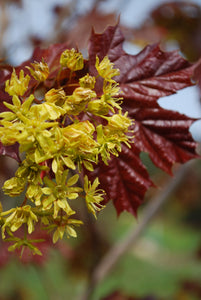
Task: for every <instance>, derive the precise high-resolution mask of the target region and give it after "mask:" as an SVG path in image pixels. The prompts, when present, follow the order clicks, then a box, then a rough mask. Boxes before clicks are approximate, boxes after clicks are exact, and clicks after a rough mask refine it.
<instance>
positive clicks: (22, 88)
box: [5, 69, 30, 96]
mask: <svg viewBox="0 0 201 300" xmlns="http://www.w3.org/2000/svg"><path fill="white" fill-rule="evenodd" d="M29 80H30V77H29V75H26V76H25V77H24V71H23V70H21V71H20V74H19V79H18V77H17V74H16V72H15V69H14V70H13V72H12V75H11V78H10V80H7V81H6V87H5V91H6V92H7V93H8V94H9V95H10V96H14V95H18V96H23V95H24V93H25V92H26V90H27V89H28V85H29Z"/></svg>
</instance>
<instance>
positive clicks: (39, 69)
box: [0, 49, 132, 254]
mask: <svg viewBox="0 0 201 300" xmlns="http://www.w3.org/2000/svg"><path fill="white" fill-rule="evenodd" d="M31 66H32V67H27V69H28V70H29V72H30V76H32V77H33V78H34V79H35V80H36V81H38V84H41V82H43V81H45V80H46V79H47V78H48V76H49V68H48V65H47V64H46V63H45V62H44V60H42V62H39V63H38V62H35V63H33V64H31ZM60 66H61V69H60V71H58V77H59V74H60V73H61V71H62V70H66V69H69V70H70V74H71V75H72V73H73V72H76V71H78V70H81V69H83V68H84V59H83V57H82V54H81V53H79V52H77V51H76V50H75V49H72V50H66V51H64V52H63V53H62V55H61V58H60ZM96 69H97V72H98V77H102V78H103V88H102V90H103V92H102V94H101V95H97V94H96V91H95V84H96V81H97V77H94V76H90V75H89V74H86V75H85V76H83V77H81V78H80V79H79V82H78V84H77V85H76V86H75V87H74V90H73V92H72V94H71V95H69V94H66V88H67V87H68V86H71V78H70V79H69V81H68V83H67V85H66V86H60V87H59V88H58V87H57V88H52V89H49V90H48V91H47V92H46V93H45V95H44V98H43V99H42V100H41V102H40V103H38V100H37V101H36V99H35V96H34V94H32V93H31V94H29V82H30V79H31V77H30V76H29V75H26V76H25V75H24V72H23V70H21V71H20V73H19V76H17V74H16V72H15V70H13V73H12V75H11V78H10V80H7V81H6V84H5V90H6V92H7V93H8V94H9V95H10V96H12V104H10V103H7V102H4V105H5V106H6V107H7V108H8V109H9V111H5V112H2V113H1V114H0V119H1V121H0V125H1V126H0V141H1V142H2V144H4V145H13V144H15V143H18V144H19V150H20V152H21V153H24V154H23V158H24V159H23V161H22V162H21V163H20V164H19V167H18V169H17V171H16V173H15V176H14V177H12V178H11V179H9V180H7V181H6V182H5V183H4V186H3V191H4V193H5V194H6V195H9V196H10V197H15V196H18V195H21V194H22V193H24V194H25V198H24V199H22V201H21V203H19V206H18V207H16V208H12V209H10V210H8V211H5V212H3V210H1V211H0V223H1V225H2V237H3V239H6V237H7V236H8V240H9V241H13V242H14V244H13V245H12V246H11V247H10V250H15V249H16V248H20V247H24V246H28V247H29V248H30V249H32V250H33V253H36V254H40V251H39V250H38V249H37V248H36V247H35V246H34V245H33V243H32V242H31V241H32V240H30V239H28V235H29V234H31V233H32V232H33V231H34V229H35V225H36V223H38V224H41V226H42V228H44V229H47V230H49V231H53V242H54V243H55V242H56V241H57V240H58V239H59V238H60V239H62V238H63V236H64V233H66V235H67V236H72V237H76V231H75V229H74V227H75V226H78V225H80V224H82V221H81V220H79V219H78V218H75V219H73V218H72V216H73V215H75V214H76V211H75V210H73V209H72V207H71V202H72V201H74V200H78V201H79V200H80V201H83V200H82V199H84V200H85V202H86V206H87V208H88V211H89V212H91V213H92V214H93V215H94V216H95V217H96V212H97V211H100V210H101V209H102V208H103V207H104V206H103V205H102V204H101V202H102V201H103V198H104V193H105V192H104V191H103V190H102V189H98V185H99V180H98V178H97V179H96V180H95V181H94V182H93V183H91V182H90V181H89V179H88V177H87V176H85V177H84V179H82V169H83V167H85V168H86V169H87V170H88V171H93V169H94V164H98V162H99V160H100V158H102V160H103V161H104V163H105V164H108V160H109V159H110V155H111V154H113V155H116V156H118V153H119V152H120V151H121V143H122V142H123V143H125V144H126V145H128V146H129V139H130V137H129V135H127V133H128V132H129V127H130V126H131V125H132V121H131V120H130V119H129V118H128V117H127V113H125V114H122V111H121V106H120V104H121V103H120V101H121V99H119V98H118V94H119V88H118V85H117V83H116V82H115V80H114V79H113V77H114V76H116V75H119V71H118V70H117V69H114V68H113V64H112V63H111V62H110V61H109V59H108V57H105V58H104V59H103V60H102V61H101V62H100V61H99V59H98V57H97V60H96ZM71 75H70V77H71ZM72 86H73V84H72ZM83 116H84V117H83ZM82 182H83V183H82ZM22 226H23V227H24V231H25V233H26V234H25V235H24V238H18V237H16V236H14V233H15V232H16V231H17V230H18V229H19V228H20V227H22Z"/></svg>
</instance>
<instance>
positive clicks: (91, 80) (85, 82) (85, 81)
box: [79, 74, 96, 90]
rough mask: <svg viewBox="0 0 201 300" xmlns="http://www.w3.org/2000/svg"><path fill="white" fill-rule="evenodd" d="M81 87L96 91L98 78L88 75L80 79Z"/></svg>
mask: <svg viewBox="0 0 201 300" xmlns="http://www.w3.org/2000/svg"><path fill="white" fill-rule="evenodd" d="M79 83H80V86H81V87H83V88H88V89H92V90H93V89H94V86H95V83H96V78H95V77H94V76H90V75H89V74H87V75H86V76H84V77H82V78H80V79H79Z"/></svg>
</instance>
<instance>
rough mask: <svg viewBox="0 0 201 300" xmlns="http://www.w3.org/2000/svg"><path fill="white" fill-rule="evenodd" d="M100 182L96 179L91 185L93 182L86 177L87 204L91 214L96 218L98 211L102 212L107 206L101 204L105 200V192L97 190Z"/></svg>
mask: <svg viewBox="0 0 201 300" xmlns="http://www.w3.org/2000/svg"><path fill="white" fill-rule="evenodd" d="M99 184H100V183H99V180H98V178H96V179H95V180H94V182H93V184H91V182H90V181H89V180H88V177H87V176H86V175H85V177H84V191H85V194H86V196H85V198H86V204H87V208H88V211H89V212H91V213H92V214H93V215H94V217H95V218H96V211H100V210H101V209H103V208H104V207H105V206H104V205H102V204H101V202H102V201H103V200H104V194H105V191H104V190H102V189H97V187H98V185H99Z"/></svg>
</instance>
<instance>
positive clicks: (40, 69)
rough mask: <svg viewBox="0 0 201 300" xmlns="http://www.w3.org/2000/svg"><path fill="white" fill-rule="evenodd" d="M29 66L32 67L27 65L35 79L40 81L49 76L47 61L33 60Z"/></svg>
mask: <svg viewBox="0 0 201 300" xmlns="http://www.w3.org/2000/svg"><path fill="white" fill-rule="evenodd" d="M31 66H32V67H33V69H32V68H30V67H27V69H29V71H30V73H31V75H32V76H33V77H34V78H35V79H36V80H38V81H40V82H42V81H45V80H46V79H47V77H48V76H49V67H48V65H47V63H46V62H44V60H43V59H42V61H41V62H37V61H35V62H34V63H32V64H31Z"/></svg>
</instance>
